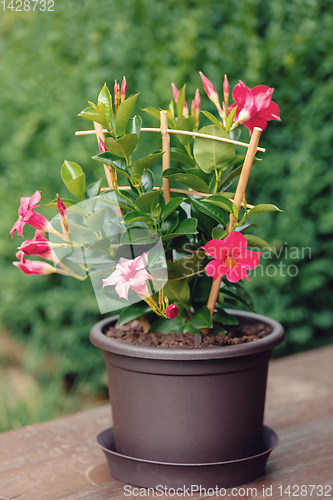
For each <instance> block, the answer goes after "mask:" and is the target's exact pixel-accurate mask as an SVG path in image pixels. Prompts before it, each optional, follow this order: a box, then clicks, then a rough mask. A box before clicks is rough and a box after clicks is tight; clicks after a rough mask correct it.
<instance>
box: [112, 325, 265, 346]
mask: <svg viewBox="0 0 333 500" xmlns="http://www.w3.org/2000/svg"><path fill="white" fill-rule="evenodd" d="M225 329H226V330H227V331H228V333H226V334H217V333H207V334H202V335H201V334H200V333H196V334H194V335H193V334H192V333H168V334H167V335H166V334H165V333H149V334H146V333H144V332H143V329H142V325H141V323H140V321H138V320H134V321H131V322H130V323H127V324H126V325H122V326H120V327H119V328H116V326H108V327H107V329H106V330H105V331H104V333H105V335H106V336H107V337H110V338H113V339H116V340H119V341H121V342H124V343H126V344H134V345H140V346H150V347H162V348H183V349H198V348H200V349H202V348H211V347H218V346H226V345H236V344H243V343H246V342H254V341H256V340H259V339H262V338H263V337H266V336H267V335H269V334H270V333H271V332H272V328H271V327H270V326H269V325H267V324H266V323H258V322H251V321H249V320H248V319H247V320H245V321H244V320H243V319H242V318H239V325H232V326H230V325H227V326H225Z"/></svg>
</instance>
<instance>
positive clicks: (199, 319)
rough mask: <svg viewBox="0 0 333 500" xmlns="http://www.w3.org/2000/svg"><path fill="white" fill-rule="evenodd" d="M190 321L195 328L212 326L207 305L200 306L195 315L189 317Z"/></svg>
mask: <svg viewBox="0 0 333 500" xmlns="http://www.w3.org/2000/svg"><path fill="white" fill-rule="evenodd" d="M191 323H192V325H193V326H194V327H195V328H198V329H201V328H212V327H213V321H212V317H211V315H210V311H209V309H208V307H207V306H202V307H201V308H200V309H199V311H198V312H197V313H196V315H195V316H193V318H192V319H191Z"/></svg>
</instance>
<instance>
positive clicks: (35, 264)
mask: <svg viewBox="0 0 333 500" xmlns="http://www.w3.org/2000/svg"><path fill="white" fill-rule="evenodd" d="M16 257H17V258H18V259H20V260H19V262H13V264H14V266H16V267H18V268H19V269H21V271H22V272H23V273H24V274H37V275H39V276H45V275H46V274H53V273H58V272H61V274H64V273H63V272H62V271H60V270H59V271H58V270H57V269H56V268H55V267H53V266H51V264H48V263H47V262H44V261H39V260H38V261H37V260H26V258H25V254H24V252H22V251H20V252H17V254H16Z"/></svg>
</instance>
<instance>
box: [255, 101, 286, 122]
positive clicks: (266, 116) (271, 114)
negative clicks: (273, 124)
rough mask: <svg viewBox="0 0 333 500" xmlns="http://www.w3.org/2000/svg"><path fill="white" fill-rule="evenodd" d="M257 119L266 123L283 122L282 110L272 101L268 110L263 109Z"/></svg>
mask: <svg viewBox="0 0 333 500" xmlns="http://www.w3.org/2000/svg"><path fill="white" fill-rule="evenodd" d="M256 118H259V119H261V120H266V121H269V120H278V121H281V118H280V108H279V106H278V105H277V104H276V103H275V102H273V101H272V102H271V103H270V105H269V106H268V107H267V108H266V109H262V110H260V111H259V112H258V113H257V114H256Z"/></svg>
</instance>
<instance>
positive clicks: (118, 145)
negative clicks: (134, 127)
mask: <svg viewBox="0 0 333 500" xmlns="http://www.w3.org/2000/svg"><path fill="white" fill-rule="evenodd" d="M124 102H125V101H124ZM138 142H139V138H138V136H137V135H136V134H128V135H124V136H123V137H120V139H117V140H115V139H113V137H107V138H106V139H105V146H106V148H107V150H108V151H109V152H110V153H111V154H114V155H116V156H119V157H120V158H128V157H129V156H131V154H132V153H133V151H134V150H135V148H136V147H137V145H138ZM104 154H105V153H104Z"/></svg>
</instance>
